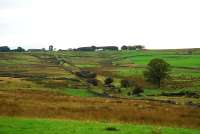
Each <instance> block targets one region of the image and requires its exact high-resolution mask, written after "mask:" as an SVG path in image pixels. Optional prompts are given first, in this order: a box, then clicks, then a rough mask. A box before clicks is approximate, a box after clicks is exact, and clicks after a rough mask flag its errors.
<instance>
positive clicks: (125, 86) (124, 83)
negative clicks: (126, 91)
mask: <svg viewBox="0 0 200 134" xmlns="http://www.w3.org/2000/svg"><path fill="white" fill-rule="evenodd" d="M130 85H131V84H130V81H129V80H126V79H123V80H121V87H124V88H127V87H130Z"/></svg>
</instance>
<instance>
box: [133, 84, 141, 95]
mask: <svg viewBox="0 0 200 134" xmlns="http://www.w3.org/2000/svg"><path fill="white" fill-rule="evenodd" d="M143 92H144V90H143V88H142V87H141V86H138V85H135V87H134V89H133V91H132V95H140V93H143Z"/></svg>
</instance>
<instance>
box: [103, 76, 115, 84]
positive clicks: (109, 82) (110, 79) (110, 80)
mask: <svg viewBox="0 0 200 134" xmlns="http://www.w3.org/2000/svg"><path fill="white" fill-rule="evenodd" d="M112 82H113V78H112V77H111V76H109V77H107V78H106V79H105V80H104V83H105V85H110V84H111V83H112Z"/></svg>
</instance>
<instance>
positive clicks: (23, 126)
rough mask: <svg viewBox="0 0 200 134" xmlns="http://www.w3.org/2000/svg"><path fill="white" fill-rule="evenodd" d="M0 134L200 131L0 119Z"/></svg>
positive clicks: (194, 133)
mask: <svg viewBox="0 0 200 134" xmlns="http://www.w3.org/2000/svg"><path fill="white" fill-rule="evenodd" d="M0 133H1V134H109V133H111V134H157V133H158V134H199V133H200V130H195V129H185V128H168V127H158V126H146V125H134V124H111V123H100V122H89V121H88V122H83V121H71V120H49V119H22V118H9V117H0Z"/></svg>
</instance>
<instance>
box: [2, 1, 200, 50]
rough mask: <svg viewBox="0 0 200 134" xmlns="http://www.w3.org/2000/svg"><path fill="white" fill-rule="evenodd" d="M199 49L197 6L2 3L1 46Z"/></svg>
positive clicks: (199, 10)
mask: <svg viewBox="0 0 200 134" xmlns="http://www.w3.org/2000/svg"><path fill="white" fill-rule="evenodd" d="M138 44H140V45H144V46H145V47H146V48H150V49H169V48H199V47H200V1H199V0H0V46H3V45H8V46H10V47H11V48H16V47H18V46H22V47H24V48H26V49H29V48H48V46H49V45H54V47H55V48H57V49H67V48H77V47H81V46H92V45H95V46H107V45H116V46H122V45H138Z"/></svg>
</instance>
